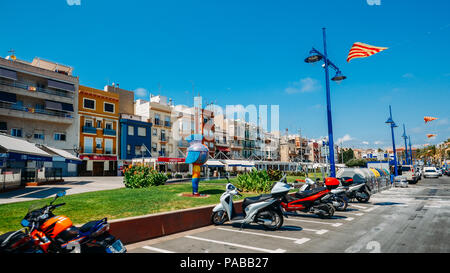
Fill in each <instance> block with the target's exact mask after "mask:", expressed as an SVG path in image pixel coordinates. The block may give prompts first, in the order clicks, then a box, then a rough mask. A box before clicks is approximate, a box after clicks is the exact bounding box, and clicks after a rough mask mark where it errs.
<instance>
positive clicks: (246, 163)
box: [223, 159, 255, 167]
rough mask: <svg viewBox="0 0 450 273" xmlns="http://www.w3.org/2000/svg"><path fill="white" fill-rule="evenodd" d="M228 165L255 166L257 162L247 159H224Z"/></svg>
mask: <svg viewBox="0 0 450 273" xmlns="http://www.w3.org/2000/svg"><path fill="white" fill-rule="evenodd" d="M223 162H224V163H225V164H226V165H227V166H228V167H255V163H253V162H250V161H247V160H228V159H227V160H223Z"/></svg>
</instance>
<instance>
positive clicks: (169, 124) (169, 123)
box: [164, 121, 172, 128]
mask: <svg viewBox="0 0 450 273" xmlns="http://www.w3.org/2000/svg"><path fill="white" fill-rule="evenodd" d="M164 126H165V127H168V128H171V127H172V123H171V122H170V121H164Z"/></svg>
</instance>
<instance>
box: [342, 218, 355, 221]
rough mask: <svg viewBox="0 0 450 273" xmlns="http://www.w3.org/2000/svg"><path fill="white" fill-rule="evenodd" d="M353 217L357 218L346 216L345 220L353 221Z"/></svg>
mask: <svg viewBox="0 0 450 273" xmlns="http://www.w3.org/2000/svg"><path fill="white" fill-rule="evenodd" d="M353 219H355V218H353V217H347V218H345V219H344V220H345V221H352V220H353Z"/></svg>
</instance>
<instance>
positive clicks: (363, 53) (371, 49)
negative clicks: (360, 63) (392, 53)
mask: <svg viewBox="0 0 450 273" xmlns="http://www.w3.org/2000/svg"><path fill="white" fill-rule="evenodd" d="M385 49H388V48H387V47H378V46H371V45H368V44H363V43H360V42H356V43H354V44H353V46H352V48H350V52H349V53H348V57H347V62H350V60H351V59H353V58H365V57H369V56H371V55H373V54H375V53H378V52H381V51H383V50H385Z"/></svg>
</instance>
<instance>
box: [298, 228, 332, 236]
mask: <svg viewBox="0 0 450 273" xmlns="http://www.w3.org/2000/svg"><path fill="white" fill-rule="evenodd" d="M302 230H304V231H312V232H315V233H316V234H317V235H322V234H325V233H327V232H328V229H312V228H302Z"/></svg>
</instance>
